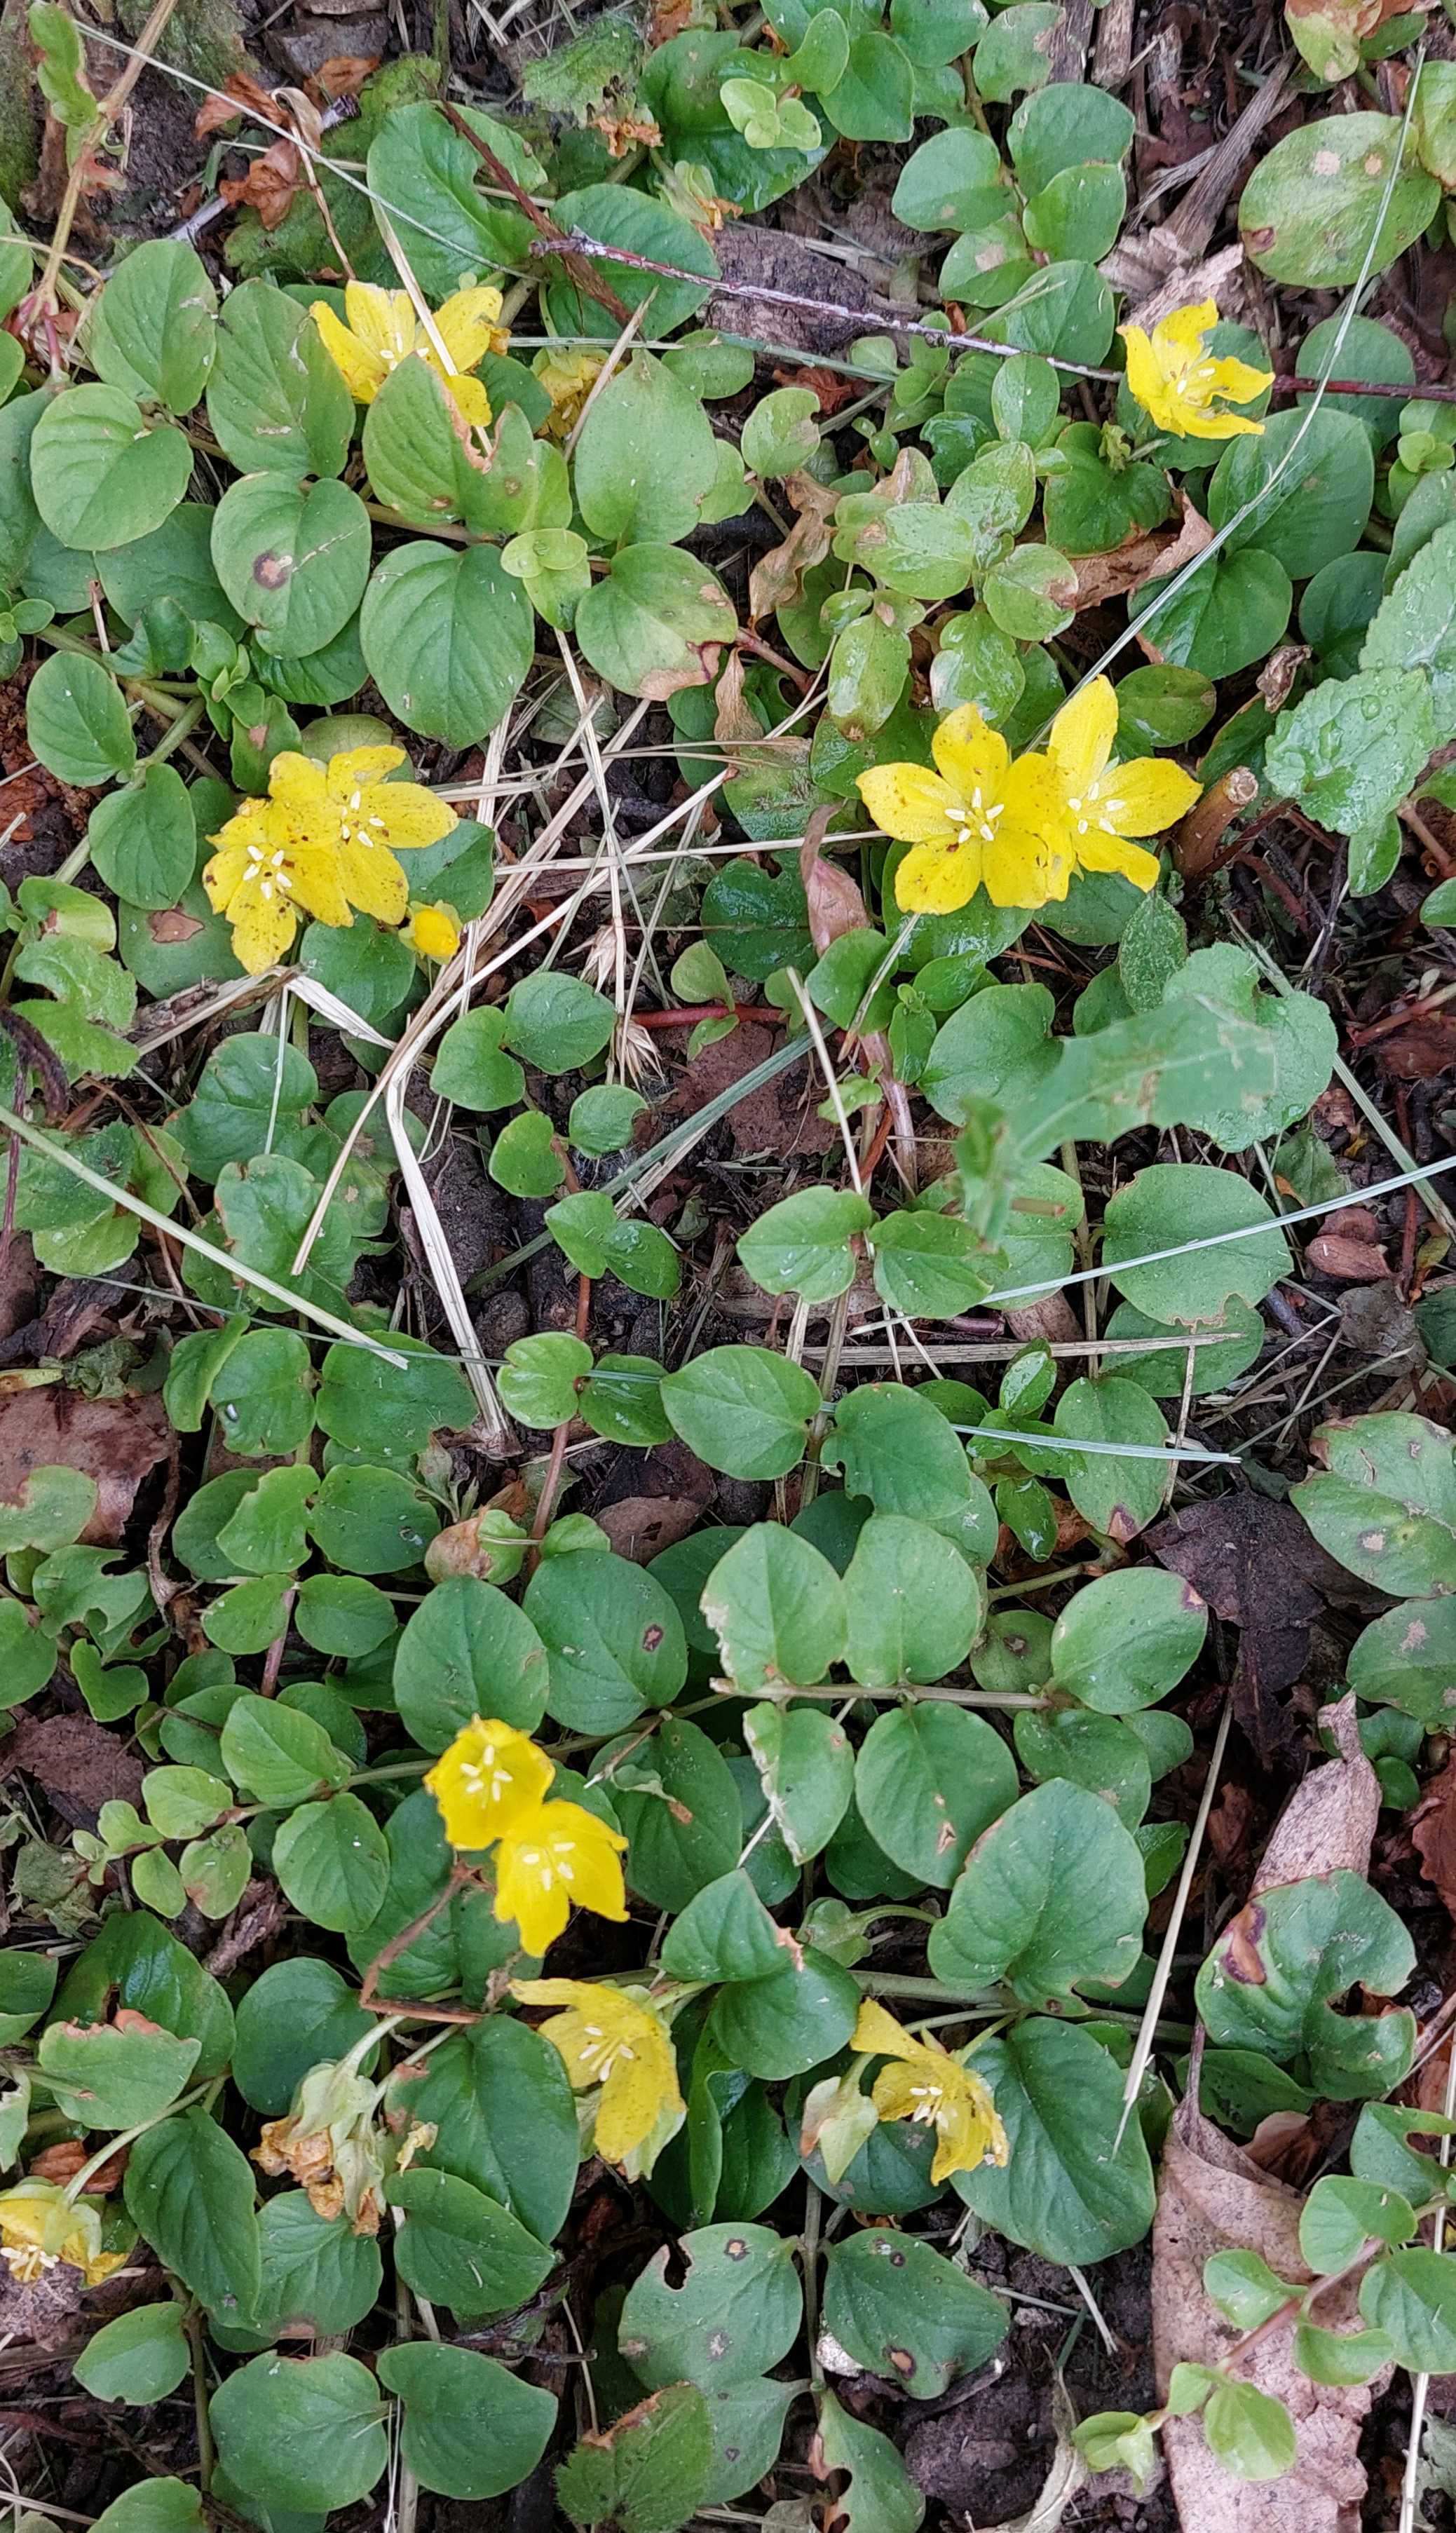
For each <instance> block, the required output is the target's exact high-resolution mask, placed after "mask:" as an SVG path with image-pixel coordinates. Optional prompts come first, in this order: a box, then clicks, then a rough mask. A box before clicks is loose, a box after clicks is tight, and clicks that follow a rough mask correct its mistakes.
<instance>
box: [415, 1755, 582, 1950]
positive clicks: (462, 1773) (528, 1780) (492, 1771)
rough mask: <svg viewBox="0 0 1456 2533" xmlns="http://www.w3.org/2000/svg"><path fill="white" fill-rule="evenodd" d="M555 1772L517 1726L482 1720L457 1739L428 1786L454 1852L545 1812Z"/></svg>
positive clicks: (486, 1842)
mask: <svg viewBox="0 0 1456 2533" xmlns="http://www.w3.org/2000/svg"><path fill="white" fill-rule="evenodd" d="M555 1773H556V1772H555V1768H554V1766H553V1762H552V1761H551V1760H550V1759H549V1758H548V1757H547V1755H546V1752H545V1751H544V1750H538V1748H537V1746H536V1744H535V1742H534V1741H533V1740H531V1739H530V1738H529V1737H528V1736H527V1735H526V1734H524V1733H518V1732H517V1731H516V1728H515V1726H514V1725H513V1724H501V1723H498V1722H496V1721H495V1718H494V1717H493V1718H489V1719H487V1720H485V1721H483V1720H482V1718H481V1717H480V1716H479V1715H478V1716H476V1718H475V1720H474V1722H473V1723H471V1724H467V1725H466V1727H465V1730H464V1732H463V1733H457V1734H456V1736H455V1738H454V1740H453V1741H452V1742H451V1743H450V1746H449V1748H448V1750H446V1751H444V1752H443V1753H442V1754H441V1756H440V1757H439V1758H438V1759H437V1760H436V1763H435V1765H434V1767H433V1768H432V1769H431V1771H430V1773H429V1775H428V1776H427V1778H426V1780H425V1783H426V1785H427V1786H428V1787H429V1789H430V1792H431V1793H432V1795H433V1796H434V1797H435V1799H436V1801H437V1804H438V1805H439V1816H440V1819H441V1820H442V1821H443V1823H444V1831H445V1836H446V1838H447V1839H448V1840H449V1842H450V1845H451V1847H463V1848H465V1849H467V1850H473V1849H476V1848H482V1847H489V1846H490V1845H491V1842H492V1840H493V1839H497V1838H501V1837H503V1836H504V1834H505V1832H506V1831H507V1830H510V1829H513V1828H514V1826H515V1824H516V1823H517V1821H519V1820H521V1819H522V1818H523V1817H525V1816H526V1815H527V1814H535V1813H537V1812H539V1811H540V1809H541V1803H542V1797H543V1796H544V1795H545V1793H546V1790H547V1788H548V1786H549V1785H550V1784H551V1781H552V1779H553V1776H554V1775H555ZM533 1949H534V1948H533Z"/></svg>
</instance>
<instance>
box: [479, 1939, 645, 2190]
mask: <svg viewBox="0 0 1456 2533" xmlns="http://www.w3.org/2000/svg"><path fill="white" fill-rule="evenodd" d="M511 1994H512V1996H517V1997H519V1998H520V1999H521V2001H522V2003H523V2004H525V2005H559V2006H564V2007H565V2009H566V2011H565V2012H564V2013H563V2014H553V2016H552V2017H551V2020H550V2021H549V2022H547V2023H544V2024H543V2025H542V2027H541V2032H542V2037H543V2039H545V2040H549V2041H550V2042H551V2044H552V2047H553V2049H554V2050H556V2051H557V2052H558V2054H559V2056H560V2058H561V2060H562V2062H563V2064H564V2066H565V2069H566V2073H567V2075H568V2076H569V2077H570V2079H571V2084H572V2090H573V2091H575V2092H578V2093H584V2092H586V2091H589V2090H590V2088H591V2087H592V2086H594V2085H600V2086H601V2088H602V2097H601V2100H600V2101H599V2102H598V2104H597V2112H596V2128H595V2143H596V2149H597V2152H598V2153H599V2154H600V2155H602V2156H604V2157H605V2159H606V2160H607V2162H609V2163H620V2164H624V2165H628V2166H630V2167H631V2174H630V2177H631V2178H632V2179H633V2180H637V2179H640V2177H641V2175H642V2174H643V2173H644V2172H650V2171H651V2169H652V2165H653V2162H654V2161H655V2159H656V2157H657V2156H658V2155H659V2154H660V2153H661V2152H662V2150H663V2148H664V2147H665V2146H666V2145H667V2143H668V2140H669V2138H670V2137H673V2136H675V2134H676V2132H677V2130H678V2129H680V2128H681V2126H682V2123H683V2120H684V2119H685V2117H686V2116H687V2106H686V2104H685V2102H684V2101H683V2098H682V2094H681V2092H680V2091H679V2090H678V2084H677V2060H676V2057H675V2056H674V2054H673V2049H672V2041H671V2037H670V2033H669V2031H668V2027H667V2025H666V2024H665V2023H664V2021H663V2019H662V2016H661V2015H660V2014H657V2013H655V2012H654V2010H653V2008H652V2007H651V2006H650V2005H649V2004H648V2003H647V2002H646V1998H645V1993H644V1991H643V1990H641V1989H633V1988H620V1987H598V1986H596V1985H594V1984H593V1983H592V1982H591V1981H590V1980H587V1979H565V1978H548V1979H517V1980H516V1981H515V1982H514V1984H513V1986H512V1988H511Z"/></svg>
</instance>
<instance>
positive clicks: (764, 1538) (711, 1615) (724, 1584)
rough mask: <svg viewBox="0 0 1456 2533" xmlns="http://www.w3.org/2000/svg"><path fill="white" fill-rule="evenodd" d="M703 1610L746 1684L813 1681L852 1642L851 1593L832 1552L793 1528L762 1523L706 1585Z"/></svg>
mask: <svg viewBox="0 0 1456 2533" xmlns="http://www.w3.org/2000/svg"><path fill="white" fill-rule="evenodd" d="M702 1610H703V1615H704V1617H705V1618H706V1620H708V1623H709V1625H710V1626H711V1627H712V1629H713V1631H714V1633H715V1634H716V1636H717V1637H718V1642H719V1651H720V1657H721V1660H722V1662H723V1666H724V1669H725V1671H726V1672H727V1673H728V1678H729V1679H731V1680H733V1681H734V1682H735V1684H736V1685H737V1686H738V1687H739V1688H749V1689H762V1688H783V1687H785V1686H787V1685H793V1686H797V1687H811V1686H812V1685H813V1684H814V1683H815V1682H816V1681H817V1680H821V1679H823V1678H824V1676H825V1673H826V1672H827V1671H828V1670H829V1667H830V1665H831V1664H832V1663H835V1662H837V1661H838V1660H839V1659H840V1656H841V1655H842V1653H843V1652H844V1587H843V1585H842V1584H841V1581H840V1578H839V1576H838V1574H837V1573H836V1572H835V1569H834V1567H833V1566H832V1565H831V1564H830V1562H829V1560H828V1559H827V1558H826V1557H823V1556H821V1554H820V1552H819V1550H818V1549H817V1548H814V1547H812V1546H811V1545H810V1543H809V1541H808V1540H807V1539H803V1538H800V1537H799V1536H798V1534H797V1533H796V1532H794V1531H791V1530H785V1529H783V1528H781V1527H780V1525H779V1524H778V1523H775V1522H757V1523H755V1524H754V1526H753V1528H752V1529H751V1530H747V1531H745V1532H744V1534H743V1536H742V1538H741V1539H739V1540H738V1541H736V1542H735V1544H734V1545H733V1546H732V1547H731V1548H730V1549H729V1550H728V1554H727V1555H726V1556H725V1557H723V1558H722V1559H720V1561H719V1562H718V1564H717V1565H715V1567H714V1569H713V1572H712V1573H711V1575H710V1576H709V1578H708V1580H707V1582H706V1583H705V1585H704V1587H703V1596H702Z"/></svg>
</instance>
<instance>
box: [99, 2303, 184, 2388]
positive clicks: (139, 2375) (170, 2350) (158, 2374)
mask: <svg viewBox="0 0 1456 2533" xmlns="http://www.w3.org/2000/svg"><path fill="white" fill-rule="evenodd" d="M191 2363H192V2358H191V2354H190V2352H189V2349H188V2345H187V2333H186V2331H185V2330H184V2329H183V2327H182V2308H181V2306H180V2305H178V2304H174V2303H170V2302H169V2303H167V2304H142V2305H136V2306H134V2307H133V2309H132V2311H131V2312H130V2313H123V2314H119V2315H118V2317H117V2319H116V2321H115V2322H108V2323H105V2324H103V2326H102V2327H101V2328H100V2329H99V2330H98V2331H96V2332H95V2333H94V2334H93V2336H92V2337H91V2338H90V2339H88V2340H87V2344H86V2346H85V2348H84V2349H83V2350H82V2352H81V2355H80V2356H79V2357H78V2358H77V2360H76V2363H75V2366H74V2368H73V2370H72V2371H73V2373H74V2374H75V2377H76V2380H77V2382H78V2384H81V2385H83V2386H85V2388H86V2390H87V2392H89V2393H90V2394H91V2395H92V2397H93V2398H94V2399H95V2400H97V2401H129V2402H134V2403H137V2404H139V2405H141V2406H144V2407H146V2406H148V2405H149V2404H150V2403H151V2402H153V2401H164V2400H165V2399H166V2397H167V2394H168V2393H169V2392H175V2391H176V2389H177V2386H178V2385H179V2384H180V2383H181V2381H182V2379H183V2377H184V2375H185V2374H186V2373H187V2370H188V2368H189V2366H190V2365H191Z"/></svg>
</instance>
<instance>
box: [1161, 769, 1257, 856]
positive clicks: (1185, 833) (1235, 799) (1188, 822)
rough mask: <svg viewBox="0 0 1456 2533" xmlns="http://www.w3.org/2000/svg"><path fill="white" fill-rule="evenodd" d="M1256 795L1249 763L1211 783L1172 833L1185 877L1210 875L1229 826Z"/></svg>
mask: <svg viewBox="0 0 1456 2533" xmlns="http://www.w3.org/2000/svg"><path fill="white" fill-rule="evenodd" d="M1257 797H1258V776H1257V775H1256V774H1254V773H1253V772H1252V769H1251V768H1250V767H1249V766H1247V765H1231V766H1230V767H1229V770H1228V772H1227V774H1224V775H1221V776H1220V778H1219V780H1218V782H1216V783H1210V785H1209V787H1208V789H1207V791H1206V792H1205V793H1204V795H1203V797H1202V799H1201V800H1198V801H1196V802H1195V803H1194V807H1193V808H1192V809H1190V811H1189V813H1188V816H1187V817H1186V818H1185V819H1184V821H1183V823H1182V825H1181V826H1180V827H1179V828H1178V829H1177V830H1176V832H1175V834H1174V837H1173V858H1174V860H1175V861H1176V863H1177V864H1178V867H1179V869H1180V870H1181V871H1182V873H1183V876H1184V878H1185V879H1193V880H1198V879H1206V878H1207V877H1208V874H1209V873H1210V871H1212V870H1213V869H1214V868H1215V867H1216V865H1217V863H1218V860H1219V847H1220V845H1221V844H1222V842H1223V839H1224V837H1225V836H1226V835H1227V834H1228V831H1229V829H1230V827H1232V825H1233V824H1234V821H1235V819H1236V818H1239V817H1241V816H1242V815H1243V813H1244V811H1245V810H1246V809H1247V808H1249V807H1250V806H1251V804H1252V802H1253V801H1254V800H1256V799H1257Z"/></svg>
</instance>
